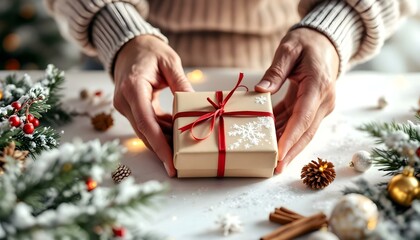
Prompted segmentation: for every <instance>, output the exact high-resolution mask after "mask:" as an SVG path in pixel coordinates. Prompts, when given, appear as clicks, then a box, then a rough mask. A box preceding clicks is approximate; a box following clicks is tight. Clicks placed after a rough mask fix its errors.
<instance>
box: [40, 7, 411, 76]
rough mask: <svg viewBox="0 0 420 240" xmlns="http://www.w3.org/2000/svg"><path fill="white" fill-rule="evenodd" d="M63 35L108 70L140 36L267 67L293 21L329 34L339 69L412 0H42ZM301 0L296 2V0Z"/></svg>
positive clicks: (194, 59)
mask: <svg viewBox="0 0 420 240" xmlns="http://www.w3.org/2000/svg"><path fill="white" fill-rule="evenodd" d="M45 1H46V3H47V6H48V8H49V9H50V11H51V13H52V15H53V16H54V17H55V19H56V20H57V22H58V24H59V26H60V29H61V30H62V33H63V35H64V36H67V38H69V39H71V40H73V41H75V42H76V43H77V44H78V45H79V46H80V47H81V48H82V50H83V51H84V52H85V53H86V54H88V55H91V56H98V57H99V59H100V60H101V61H102V62H103V64H104V66H105V67H106V68H107V69H108V70H110V71H111V72H112V68H113V64H114V61H115V57H116V55H117V53H118V51H119V50H120V49H121V47H122V46H123V45H124V44H125V43H126V42H128V41H129V40H130V39H132V38H134V37H136V36H138V35H145V34H149V35H154V36H156V37H158V38H160V39H161V40H163V41H166V42H169V44H170V45H171V47H172V48H174V49H175V51H176V52H177V53H178V54H179V55H180V57H181V59H182V61H183V64H184V66H202V67H243V68H266V67H268V66H269V65H270V63H271V61H272V57H273V56H274V53H275V50H276V48H277V46H278V44H279V43H280V41H281V38H282V36H284V34H285V33H286V32H287V31H288V30H289V29H295V28H299V27H308V28H312V29H315V30H317V31H319V32H321V33H322V34H324V35H325V36H327V37H328V38H329V39H330V41H331V42H332V43H333V45H334V46H335V48H336V49H337V52H338V54H339V58H340V71H343V70H345V69H347V68H348V67H350V66H352V65H353V64H355V63H358V62H361V61H365V60H367V59H369V58H371V57H372V56H374V55H375V54H376V53H377V52H378V51H379V49H380V48H381V47H382V45H383V44H384V41H385V39H386V38H387V37H389V36H390V35H391V34H392V33H393V32H394V31H395V29H396V27H397V25H398V23H399V21H400V20H401V19H402V18H403V17H404V16H407V15H410V14H412V13H414V12H415V1H414V0H347V1H344V0H302V1H300V2H298V1H296V0H150V1H146V0H120V1H118V0H45ZM298 3H299V4H298Z"/></svg>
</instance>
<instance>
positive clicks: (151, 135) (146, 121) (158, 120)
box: [114, 35, 193, 177]
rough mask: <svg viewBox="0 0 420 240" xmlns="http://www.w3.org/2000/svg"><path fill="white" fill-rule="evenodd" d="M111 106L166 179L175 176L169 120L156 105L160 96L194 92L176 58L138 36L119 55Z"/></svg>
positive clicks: (167, 49)
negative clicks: (159, 163)
mask: <svg viewBox="0 0 420 240" xmlns="http://www.w3.org/2000/svg"><path fill="white" fill-rule="evenodd" d="M114 81H115V92H114V106H115V108H116V109H117V110H118V111H119V112H120V113H121V114H123V115H124V116H125V117H126V118H127V119H128V120H129V121H130V123H131V126H132V127H133V129H134V131H135V132H136V134H137V136H138V137H139V138H141V139H142V140H143V141H144V143H145V144H146V146H147V147H148V148H149V149H151V150H152V151H154V152H155V153H156V154H157V156H158V157H159V159H160V160H162V162H163V164H164V166H165V169H166V171H167V173H168V175H169V176H171V177H173V176H175V175H176V170H175V167H174V164H173V160H172V149H171V147H170V145H169V144H168V141H170V139H171V136H172V116H171V115H170V114H165V113H164V112H163V111H162V110H161V108H160V104H159V92H160V91H161V90H162V89H163V88H165V87H167V86H169V88H170V89H171V91H172V92H175V91H193V88H192V87H191V84H190V83H189V82H188V80H187V78H186V77H185V74H184V72H183V69H182V65H181V60H180V58H179V56H178V54H176V53H175V51H174V50H173V49H172V48H171V47H169V45H168V44H166V43H165V42H163V41H162V40H160V39H159V38H157V37H154V36H151V35H143V36H138V37H136V38H133V39H131V40H130V41H129V42H128V43H126V44H125V45H124V46H123V47H122V49H121V51H120V52H119V53H118V55H117V57H116V61H115V68H114Z"/></svg>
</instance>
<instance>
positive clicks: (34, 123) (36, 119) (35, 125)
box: [31, 118, 39, 127]
mask: <svg viewBox="0 0 420 240" xmlns="http://www.w3.org/2000/svg"><path fill="white" fill-rule="evenodd" d="M31 123H32V124H33V125H34V127H38V126H39V120H38V118H34V119H33V120H32V121H31Z"/></svg>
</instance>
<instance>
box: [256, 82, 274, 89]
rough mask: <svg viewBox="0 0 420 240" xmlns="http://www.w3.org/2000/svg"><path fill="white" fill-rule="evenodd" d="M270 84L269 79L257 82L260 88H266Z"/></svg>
mask: <svg viewBox="0 0 420 240" xmlns="http://www.w3.org/2000/svg"><path fill="white" fill-rule="evenodd" d="M270 85H271V82H270V81H267V80H261V82H259V83H258V85H257V86H258V87H260V88H264V89H268V88H269V87H270Z"/></svg>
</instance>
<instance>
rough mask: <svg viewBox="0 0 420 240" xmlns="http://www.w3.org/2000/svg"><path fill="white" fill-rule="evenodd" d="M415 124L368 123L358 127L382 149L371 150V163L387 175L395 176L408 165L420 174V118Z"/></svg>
mask: <svg viewBox="0 0 420 240" xmlns="http://www.w3.org/2000/svg"><path fill="white" fill-rule="evenodd" d="M416 118H417V120H416V122H411V121H407V123H396V122H391V123H368V124H365V125H363V126H362V127H360V130H362V131H366V132H368V133H369V134H370V136H372V137H374V138H375V139H376V142H377V143H378V144H382V147H377V148H374V149H373V150H372V159H373V163H374V164H375V165H376V166H379V167H380V168H379V170H381V171H386V172H387V175H395V174H398V173H400V172H401V171H402V169H403V168H404V167H405V166H407V165H408V164H412V165H413V167H414V169H415V173H416V174H419V173H420V156H419V154H420V150H419V148H420V116H419V115H417V116H416Z"/></svg>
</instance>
